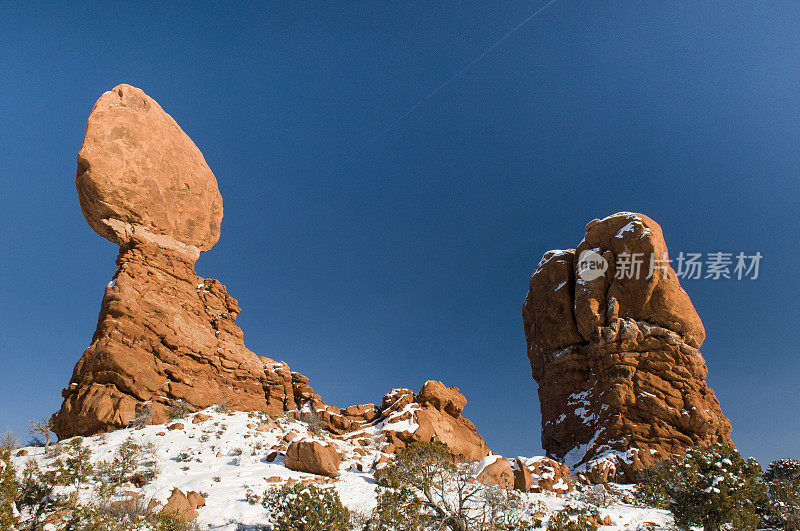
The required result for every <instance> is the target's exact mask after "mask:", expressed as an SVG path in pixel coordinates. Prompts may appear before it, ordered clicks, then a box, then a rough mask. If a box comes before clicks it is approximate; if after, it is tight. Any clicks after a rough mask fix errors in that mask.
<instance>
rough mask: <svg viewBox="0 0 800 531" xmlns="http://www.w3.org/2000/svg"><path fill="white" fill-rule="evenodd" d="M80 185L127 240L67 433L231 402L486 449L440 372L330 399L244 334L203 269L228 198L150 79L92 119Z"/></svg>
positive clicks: (64, 415)
mask: <svg viewBox="0 0 800 531" xmlns="http://www.w3.org/2000/svg"><path fill="white" fill-rule="evenodd" d="M76 186H77V189H78V196H79V198H80V203H81V209H82V210H83V213H84V216H85V217H86V220H87V222H88V223H89V225H91V227H92V228H93V229H94V230H95V231H96V232H97V233H98V234H100V235H101V236H103V237H104V238H107V239H109V240H111V241H112V242H114V243H116V244H118V245H119V256H118V257H117V270H116V273H115V274H114V279H113V280H112V281H111V282H110V283H109V284H108V285H107V286H106V288H105V293H104V294H103V301H102V305H101V308H100V317H99V319H98V324H97V329H96V331H95V333H94V337H93V338H92V343H91V345H90V346H89V348H87V349H86V351H85V352H84V353H83V356H82V357H81V359H80V360H79V361H78V363H77V364H76V365H75V370H74V371H73V374H72V378H71V380H70V383H69V386H68V387H67V388H66V389H64V391H63V392H62V394H63V397H64V402H63V404H62V406H61V410H60V411H59V412H58V413H56V415H55V416H54V428H53V431H54V432H55V433H56V434H57V435H58V436H59V437H60V438H65V437H71V436H74V435H92V434H95V433H98V432H105V431H110V430H114V429H117V428H121V427H125V426H127V425H129V424H130V423H131V421H133V420H134V419H137V420H140V421H142V422H150V423H162V422H164V421H165V420H167V418H168V417H169V415H170V414H171V409H172V408H174V407H175V406H176V405H178V404H179V405H180V408H181V409H188V410H199V409H202V408H206V407H208V406H211V405H214V404H224V405H225V406H226V407H229V408H231V409H234V410H245V411H249V410H264V411H267V412H268V413H269V414H271V415H273V416H281V415H283V414H284V413H287V412H288V413H292V414H295V415H298V416H300V417H302V416H303V415H307V414H312V412H313V414H315V415H316V416H318V417H319V418H320V420H321V422H322V424H323V426H324V427H325V428H326V429H328V430H329V431H331V432H333V433H335V434H338V435H344V434H348V436H352V437H367V435H366V434H365V433H366V432H364V430H362V428H366V427H372V428H377V430H376V429H370V430H368V431H369V433H374V432H375V431H378V432H379V437H380V438H382V440H383V441H384V442H385V443H386V444H387V445H389V447H391V448H393V449H395V450H397V449H401V448H403V447H404V446H405V445H407V444H409V443H411V442H414V441H431V440H441V441H445V442H447V443H448V444H450V446H451V447H452V448H453V451H454V452H455V453H456V454H457V455H458V456H460V457H462V458H465V459H470V460H475V459H480V458H482V457H483V456H485V455H487V454H488V453H489V449H488V448H487V447H486V443H485V442H484V441H483V438H481V436H480V435H479V434H478V432H477V430H476V429H475V426H474V425H473V424H472V422H470V421H469V420H468V419H466V418H465V417H463V416H461V411H462V409H463V408H464V406H465V404H466V403H467V401H466V399H465V398H464V396H463V395H462V394H461V392H460V391H459V390H458V388H456V387H447V386H445V385H444V384H442V383H441V382H436V381H429V382H427V383H426V384H425V386H424V387H423V388H422V390H421V391H420V393H419V394H418V395H414V393H413V392H411V391H410V390H407V389H397V390H393V391H392V392H390V393H388V394H387V395H386V396H385V397H384V403H382V404H381V405H380V406H376V405H373V404H366V405H362V404H360V405H356V406H350V407H348V408H346V409H340V408H337V407H334V406H329V405H327V404H325V402H324V401H323V400H322V398H321V397H320V396H319V395H317V394H315V393H314V390H313V389H312V387H311V386H310V385H309V380H308V378H306V377H305V376H303V375H302V374H300V373H298V372H292V371H291V370H290V369H289V366H288V365H287V364H286V363H283V362H278V361H274V360H272V359H269V358H266V357H259V356H257V355H256V354H254V353H253V352H251V351H250V350H249V349H248V348H247V347H246V346H245V344H244V339H243V334H242V331H241V329H240V328H239V327H238V326H237V325H236V317H237V315H238V314H239V312H240V311H241V309H240V308H239V305H238V303H237V301H236V299H234V298H233V297H231V296H229V295H228V293H227V290H226V289H225V286H224V285H223V284H222V283H221V282H219V281H217V280H214V279H208V278H202V277H200V276H198V275H197V273H195V270H194V263H195V261H196V260H197V258H198V256H199V253H200V252H201V251H206V250H208V249H210V248H211V247H212V246H213V245H214V244H215V243H216V242H217V240H218V239H219V230H220V222H221V220H222V198H221V196H220V194H219V190H218V188H217V181H216V178H215V177H214V175H213V173H211V169H210V168H209V167H208V165H207V164H206V162H205V160H204V159H203V156H202V154H201V153H200V151H199V150H198V149H197V147H196V146H195V145H194V143H193V142H192V141H191V139H190V138H189V137H188V136H187V135H186V134H185V133H184V132H183V131H182V130H181V129H180V127H178V124H176V123H175V121H174V120H173V119H172V118H171V117H170V116H169V115H168V114H167V113H166V112H164V110H163V109H161V107H160V106H159V105H158V103H156V102H155V101H154V100H153V99H151V98H150V97H149V96H147V95H146V94H145V93H144V92H142V91H141V90H139V89H137V88H135V87H131V86H129V85H119V86H118V87H115V88H114V89H113V90H111V91H109V92H106V93H105V94H103V95H102V96H101V97H100V99H99V100H98V101H97V103H96V104H95V106H94V108H93V109H92V112H91V114H90V116H89V121H88V125H87V128H86V137H85V138H84V142H83V146H82V147H81V150H80V153H79V154H78V172H77V181H76Z"/></svg>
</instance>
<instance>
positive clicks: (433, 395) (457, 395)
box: [415, 380, 467, 418]
mask: <svg viewBox="0 0 800 531" xmlns="http://www.w3.org/2000/svg"><path fill="white" fill-rule="evenodd" d="M415 401H416V402H417V403H418V404H420V405H423V406H426V405H430V406H432V407H433V408H435V409H438V410H439V411H444V412H445V413H447V414H448V415H450V416H452V417H455V418H458V417H459V416H461V411H462V410H463V409H464V406H466V405H467V399H466V398H464V395H462V394H461V391H459V389H458V387H447V386H446V385H444V384H443V383H442V382H437V381H436V380H428V381H427V382H425V385H423V386H422V389H420V391H419V393H417V396H416V400H415Z"/></svg>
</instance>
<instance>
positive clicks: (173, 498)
mask: <svg viewBox="0 0 800 531" xmlns="http://www.w3.org/2000/svg"><path fill="white" fill-rule="evenodd" d="M161 512H162V513H171V514H174V515H175V516H176V517H178V518H180V519H181V520H183V521H184V522H191V521H192V520H194V519H195V518H197V515H198V514H199V513H198V512H197V508H196V507H195V506H192V504H191V502H190V501H189V498H187V496H186V494H184V493H183V492H181V491H180V490H179V489H178V488H174V489H172V493H171V494H170V495H169V498H168V499H167V503H166V505H164V507H163V508H162V509H161Z"/></svg>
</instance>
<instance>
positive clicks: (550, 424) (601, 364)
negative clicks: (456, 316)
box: [522, 213, 731, 481]
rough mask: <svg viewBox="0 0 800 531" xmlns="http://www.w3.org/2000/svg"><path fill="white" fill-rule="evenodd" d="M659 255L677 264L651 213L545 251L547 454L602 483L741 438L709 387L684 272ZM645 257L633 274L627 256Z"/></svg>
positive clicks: (532, 354)
mask: <svg viewBox="0 0 800 531" xmlns="http://www.w3.org/2000/svg"><path fill="white" fill-rule="evenodd" d="M588 252H590V253H593V254H592V255H585V254H584V253H588ZM592 256H593V257H594V260H590V259H587V257H592ZM634 256H636V257H637V258H633V259H632V258H630V257H634ZM581 257H583V258H584V260H581ZM599 257H602V259H600V258H599ZM653 257H655V259H656V260H666V259H668V255H667V247H666V244H665V243H664V238H663V236H662V233H661V227H659V225H658V224H657V223H656V222H654V221H653V220H651V219H650V218H648V217H647V216H644V215H642V214H632V213H619V214H615V215H613V216H609V217H608V218H605V219H603V220H594V221H592V222H591V223H589V224H588V225H587V226H586V235H585V237H584V239H583V241H582V242H581V243H580V245H578V247H577V249H568V250H563V251H549V252H547V253H545V255H544V257H543V258H542V260H541V262H539V265H538V266H537V267H536V269H535V271H534V273H533V276H532V277H531V281H530V291H529V292H528V296H527V298H526V299H525V303H524V305H523V310H522V313H523V320H524V325H525V338H526V340H527V343H528V358H529V359H530V362H531V369H532V372H533V377H534V379H535V380H536V381H537V382H538V384H539V401H540V404H541V410H542V447H543V448H544V449H545V451H546V452H547V455H548V456H550V457H553V458H556V459H561V460H564V461H565V462H566V463H567V464H568V465H570V466H572V467H574V468H577V469H578V470H579V471H581V472H582V473H583V474H584V475H585V476H586V477H587V478H588V479H590V480H592V481H608V480H616V481H624V480H630V479H632V474H633V471H634V470H636V469H639V468H642V467H646V466H649V465H651V464H653V463H654V461H656V460H658V459H663V458H668V457H670V456H671V455H673V454H681V453H683V451H684V450H685V449H686V448H687V447H689V446H693V445H697V444H708V443H712V442H723V443H728V444H730V443H731V439H730V433H731V425H730V422H729V420H728V419H727V418H726V417H725V416H724V415H723V414H722V412H721V410H720V406H719V402H718V401H717V399H716V397H715V396H714V392H713V391H712V390H711V389H710V388H709V387H708V386H707V385H706V383H705V377H706V374H707V372H708V371H707V369H706V364H705V361H704V360H703V357H702V356H701V354H700V352H699V351H698V348H699V347H700V345H701V344H702V343H703V340H704V339H705V330H704V329H703V324H702V322H701V321H700V318H699V317H698V315H697V312H696V311H695V309H694V307H693V306H692V303H691V301H690V300H689V297H688V295H686V292H684V291H683V289H682V288H681V286H680V283H679V281H678V278H677V275H676V274H675V271H674V270H673V269H672V268H671V267H669V265H668V264H667V262H658V261H654V260H653ZM637 259H641V265H640V266H639V267H640V271H639V274H638V275H634V274H633V273H635V271H634V268H632V267H628V266H627V265H626V261H627V263H628V264H630V263H634V262H635V261H636V260H637ZM603 263H605V264H607V269H606V270H605V271H603V270H602V265H603ZM592 264H594V265H595V266H597V265H599V266H601V267H599V268H597V269H592ZM651 266H652V267H651ZM651 271H652V275H651V274H650V273H651Z"/></svg>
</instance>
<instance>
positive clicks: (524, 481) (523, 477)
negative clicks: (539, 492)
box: [514, 458, 534, 492]
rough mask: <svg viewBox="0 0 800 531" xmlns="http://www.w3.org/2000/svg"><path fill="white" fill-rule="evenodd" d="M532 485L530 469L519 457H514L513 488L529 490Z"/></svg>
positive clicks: (521, 490) (523, 490)
mask: <svg viewBox="0 0 800 531" xmlns="http://www.w3.org/2000/svg"><path fill="white" fill-rule="evenodd" d="M533 485H534V483H533V476H532V475H531V471H530V470H528V467H527V466H525V463H524V462H523V461H522V460H521V459H520V458H516V459H515V460H514V490H518V491H520V492H529V491H530V490H531V489H532V488H533Z"/></svg>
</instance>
